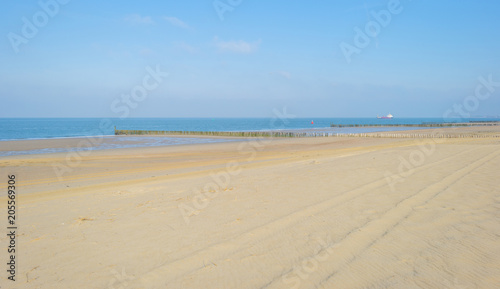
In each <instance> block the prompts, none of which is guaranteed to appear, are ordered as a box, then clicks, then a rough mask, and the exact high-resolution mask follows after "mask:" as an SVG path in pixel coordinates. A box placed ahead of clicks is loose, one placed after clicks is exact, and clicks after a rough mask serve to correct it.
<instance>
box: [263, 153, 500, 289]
mask: <svg viewBox="0 0 500 289" xmlns="http://www.w3.org/2000/svg"><path fill="white" fill-rule="evenodd" d="M499 154H500V152H492V153H489V154H488V155H486V156H485V157H482V158H481V159H479V160H477V161H475V162H473V163H471V164H469V165H467V166H466V167H464V168H462V169H460V170H458V171H456V172H454V173H453V174H451V175H449V176H447V177H445V178H444V179H442V180H441V181H439V182H437V183H434V184H432V185H430V186H428V187H426V188H424V189H422V190H420V191H419V192H418V193H416V194H414V195H413V196H410V197H408V198H405V199H404V200H402V201H400V202H399V203H398V204H397V205H396V206H395V207H394V208H393V209H391V210H389V211H388V212H386V213H385V214H384V215H383V216H382V217H381V218H379V219H376V220H374V221H371V222H369V223H368V224H367V225H365V226H363V227H361V228H355V229H353V230H352V231H351V232H350V233H349V234H347V235H346V237H345V238H343V239H342V240H341V241H340V242H337V243H336V244H332V245H331V246H330V247H327V248H324V249H323V250H322V251H320V252H318V253H317V255H321V254H322V255H325V253H326V254H328V256H329V258H328V260H326V261H325V262H324V263H322V264H321V270H318V271H317V272H315V273H313V274H311V275H310V276H309V278H308V279H307V282H308V284H315V285H314V287H315V288H329V287H325V283H327V282H331V281H332V278H334V277H335V275H336V274H337V272H339V271H341V270H342V269H344V268H345V267H346V266H347V265H349V264H350V263H351V262H353V261H354V260H356V258H357V256H359V255H360V254H362V253H363V252H364V251H366V250H368V249H369V248H370V247H371V246H372V245H373V244H375V243H376V242H378V241H379V240H381V239H382V238H383V237H384V236H385V235H386V234H388V233H389V232H390V231H391V230H392V229H393V228H394V227H396V226H397V225H398V224H399V223H401V222H402V221H403V220H405V219H406V218H408V217H409V216H410V215H411V214H412V212H413V209H414V208H415V207H417V206H421V205H423V204H425V203H427V202H429V201H430V200H432V199H434V198H435V197H436V196H437V195H439V194H440V193H442V192H443V191H444V190H446V189H447V188H448V187H450V186H451V185H453V184H454V183H456V182H457V181H459V180H460V179H461V178H462V177H464V176H465V175H467V174H469V173H471V172H472V171H474V170H476V169H477V168H479V167H481V166H482V165H484V164H485V163H487V162H488V161H490V160H492V159H494V158H495V157H497V156H498V155H499ZM313 257H314V256H308V257H307V258H304V259H303V260H306V259H310V258H313ZM332 259H333V260H332ZM301 261H302V260H301ZM292 272H293V268H292V269H291V270H289V271H287V272H285V273H283V274H282V275H279V276H276V277H275V278H274V279H273V280H271V281H270V282H269V283H267V284H265V285H264V286H263V287H261V288H283V287H287V288H288V287H289V286H285V284H284V283H283V280H282V278H283V277H284V276H287V275H288V274H290V273H292ZM293 288H299V287H298V286H296V287H293Z"/></svg>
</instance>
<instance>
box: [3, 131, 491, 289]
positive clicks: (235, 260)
mask: <svg viewBox="0 0 500 289" xmlns="http://www.w3.org/2000/svg"><path fill="white" fill-rule="evenodd" d="M460 129H462V128H460ZM460 129H453V130H454V131H456V130H460ZM463 129H466V130H467V132H468V129H470V128H463ZM489 129H491V128H489ZM443 132H446V129H443ZM487 133H498V132H497V131H493V132H492V131H488V132H487ZM64 141H65V140H58V141H57V142H58V143H57V145H59V146H62V147H64V146H65V145H67V144H65V143H64ZM9 145H11V146H12V147H22V146H28V144H27V143H26V142H25V141H19V142H12V143H11V144H9ZM2 149H4V150H5V149H7V150H8V149H9V147H7V146H5V143H4V146H3V148H2ZM499 167H500V139H498V138H480V139H439V140H433V139H421V140H418V139H390V138H382V139H377V138H307V139H306V138H304V139H273V140H270V139H266V140H261V141H258V140H249V141H244V142H231V143H216V144H197V145H185V146H164V147H149V148H127V149H113V150H100V151H93V152H90V153H88V154H85V155H81V154H70V153H54V154H37V155H24V156H9V157H2V158H0V170H1V175H2V176H3V177H2V179H3V180H4V181H3V182H2V183H0V187H2V191H1V194H0V196H1V197H0V202H1V203H2V204H4V205H2V206H0V208H1V209H0V214H1V216H4V217H6V215H7V212H6V202H7V198H6V197H5V195H6V186H7V175H9V174H15V175H16V179H17V185H18V187H17V191H18V202H19V207H18V217H19V218H18V226H19V230H18V232H17V233H18V236H17V241H18V246H19V247H18V248H19V250H18V253H17V257H16V258H18V260H19V263H18V264H19V265H18V272H17V274H16V275H17V276H16V277H17V278H16V279H17V281H16V282H15V287H8V286H11V285H12V283H10V282H11V281H8V280H7V279H6V278H7V274H6V272H5V270H3V271H4V273H2V275H1V279H0V285H1V287H2V288H4V287H6V286H7V287H6V288H495V286H497V285H498V284H500V277H499V276H500V242H499V241H500V210H499V209H500V190H499V188H498V168H499ZM0 246H1V247H2V248H7V246H8V239H7V236H6V234H2V235H1V236H0ZM6 258H7V252H6V250H2V253H0V260H2V263H5V262H3V260H7V259H6Z"/></svg>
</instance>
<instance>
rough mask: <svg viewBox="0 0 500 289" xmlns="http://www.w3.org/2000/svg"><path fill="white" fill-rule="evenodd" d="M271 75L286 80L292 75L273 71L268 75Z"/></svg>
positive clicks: (286, 72)
mask: <svg viewBox="0 0 500 289" xmlns="http://www.w3.org/2000/svg"><path fill="white" fill-rule="evenodd" d="M270 74H271V75H279V76H281V77H284V78H286V79H290V78H292V75H291V74H290V72H288V71H274V72H271V73H270Z"/></svg>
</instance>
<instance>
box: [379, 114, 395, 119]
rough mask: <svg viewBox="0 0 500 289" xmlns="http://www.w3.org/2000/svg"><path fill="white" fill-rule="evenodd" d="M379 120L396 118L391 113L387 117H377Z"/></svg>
mask: <svg viewBox="0 0 500 289" xmlns="http://www.w3.org/2000/svg"><path fill="white" fill-rule="evenodd" d="M377 118H381V119H391V118H394V116H393V115H392V114H390V113H389V114H388V115H386V116H378V115H377Z"/></svg>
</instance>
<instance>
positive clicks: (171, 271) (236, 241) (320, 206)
mask: <svg viewBox="0 0 500 289" xmlns="http://www.w3.org/2000/svg"><path fill="white" fill-rule="evenodd" d="M476 150H478V149H470V150H464V151H460V152H458V153H456V154H454V155H452V156H449V157H446V158H444V159H441V160H438V161H435V162H433V163H431V164H427V165H423V166H420V167H418V168H415V171H414V172H415V173H416V172H420V171H423V170H427V169H429V168H432V167H435V166H438V165H439V164H441V163H443V162H447V161H448V160H450V159H454V158H456V157H457V156H460V155H463V154H467V153H469V152H471V151H476ZM395 175H396V174H395ZM386 185H387V180H386V178H385V177H384V178H381V179H379V180H377V181H373V182H371V183H368V184H365V185H363V186H361V187H359V188H356V189H354V190H350V191H346V192H343V193H340V194H339V195H337V196H335V197H333V198H331V199H328V200H325V201H320V202H318V203H316V204H312V205H310V206H307V207H304V208H300V209H299V210H297V211H295V212H292V213H290V214H289V215H286V216H283V217H280V218H278V219H276V220H274V221H271V222H269V223H267V224H264V225H262V226H260V227H257V228H253V229H250V230H249V231H247V232H245V233H242V234H241V235H238V236H236V237H235V238H233V239H232V240H231V241H226V242H221V243H215V244H213V245H210V246H207V247H205V248H203V249H200V250H198V251H195V252H193V253H192V254H190V255H188V256H185V257H182V258H180V259H177V260H174V261H171V262H169V263H167V264H165V265H163V266H160V267H158V268H156V269H154V270H152V271H150V272H148V273H146V274H144V275H142V276H141V277H139V278H137V279H136V280H134V282H133V283H132V284H131V285H132V286H131V288H136V287H137V288H142V287H144V286H141V284H148V285H149V286H151V285H152V284H168V283H169V281H171V280H175V279H178V278H179V277H180V276H183V275H186V274H189V273H191V272H194V271H196V270H199V269H202V268H204V265H203V264H199V263H200V262H197V261H199V260H219V259H222V258H224V257H226V256H228V255H231V254H235V253H237V252H240V251H243V250H245V249H247V248H249V247H250V246H251V245H252V244H255V243H259V242H261V241H262V240H265V239H266V238H268V237H269V236H272V235H274V234H276V232H279V231H283V230H284V229H283V228H286V227H291V226H293V225H295V224H296V223H298V222H300V221H301V220H303V219H304V217H305V216H309V215H313V214H318V213H321V212H323V211H326V210H331V209H332V208H335V207H337V206H340V205H342V204H344V203H346V202H348V201H350V200H352V199H354V198H357V197H359V196H362V195H363V194H364V193H366V192H370V191H372V190H374V189H377V188H380V187H383V186H386ZM192 264H199V265H197V266H194V267H193V265H192ZM159 288H163V287H161V286H160V287H159Z"/></svg>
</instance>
